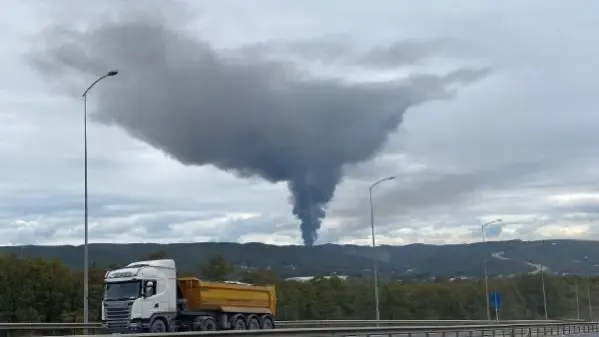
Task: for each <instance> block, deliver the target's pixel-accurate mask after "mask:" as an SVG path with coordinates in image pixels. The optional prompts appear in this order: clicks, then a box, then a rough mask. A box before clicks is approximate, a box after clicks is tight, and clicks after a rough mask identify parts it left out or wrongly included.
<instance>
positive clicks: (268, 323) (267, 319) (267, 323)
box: [262, 315, 275, 329]
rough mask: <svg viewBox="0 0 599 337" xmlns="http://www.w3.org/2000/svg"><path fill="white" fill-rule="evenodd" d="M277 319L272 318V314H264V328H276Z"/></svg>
mask: <svg viewBox="0 0 599 337" xmlns="http://www.w3.org/2000/svg"><path fill="white" fill-rule="evenodd" d="M274 328H275V321H274V320H273V319H272V316H269V315H264V316H262V329H274Z"/></svg>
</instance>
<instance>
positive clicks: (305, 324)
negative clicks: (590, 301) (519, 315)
mask: <svg viewBox="0 0 599 337" xmlns="http://www.w3.org/2000/svg"><path fill="white" fill-rule="evenodd" d="M560 322H564V321H562V320H547V321H545V320H500V321H499V322H497V321H495V320H490V321H489V320H379V321H377V320H307V321H280V322H277V324H276V326H277V327H278V328H320V327H368V326H398V325H401V326H407V325H412V326H442V325H445V326H447V325H489V324H497V323H500V324H516V323H520V324H526V323H530V324H536V323H560Z"/></svg>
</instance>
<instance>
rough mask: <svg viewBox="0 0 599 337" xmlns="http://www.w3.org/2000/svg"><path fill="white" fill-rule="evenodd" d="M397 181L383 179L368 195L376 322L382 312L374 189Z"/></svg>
mask: <svg viewBox="0 0 599 337" xmlns="http://www.w3.org/2000/svg"><path fill="white" fill-rule="evenodd" d="M393 179H395V176H391V177H387V178H383V179H380V180H377V181H376V182H375V183H374V184H372V185H370V187H369V188H368V193H369V197H370V228H371V229H372V265H373V268H372V274H373V278H374V305H375V307H376V320H377V321H378V320H380V319H381V311H380V307H379V272H378V262H377V256H376V239H375V236H374V206H373V203H372V189H373V188H374V187H375V186H376V185H378V184H380V183H382V182H385V181H389V180H393Z"/></svg>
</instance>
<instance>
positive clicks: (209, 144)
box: [31, 20, 487, 245]
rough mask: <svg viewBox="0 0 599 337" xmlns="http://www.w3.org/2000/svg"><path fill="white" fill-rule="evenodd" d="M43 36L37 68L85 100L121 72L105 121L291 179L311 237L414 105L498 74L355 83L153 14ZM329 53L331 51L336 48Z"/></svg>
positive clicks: (184, 155) (102, 100)
mask: <svg viewBox="0 0 599 337" xmlns="http://www.w3.org/2000/svg"><path fill="white" fill-rule="evenodd" d="M42 37H43V40H42V41H38V45H37V47H39V48H36V49H35V51H34V52H33V53H32V55H31V56H32V58H31V59H32V60H33V61H34V62H33V64H34V65H35V67H36V68H37V69H38V70H40V71H41V72H42V73H43V74H44V75H46V78H47V79H51V80H57V81H58V83H59V84H60V85H62V86H63V87H64V88H66V89H67V92H68V93H69V94H73V95H76V96H79V95H81V93H82V89H84V88H85V87H86V85H87V84H89V82H90V81H92V80H93V79H95V78H96V77H97V76H99V75H102V74H104V73H106V71H108V70H110V69H113V68H117V69H119V70H120V74H119V75H118V77H116V78H114V79H111V80H110V82H109V83H108V82H105V83H102V85H99V86H97V87H96V88H94V91H93V95H95V99H94V102H97V106H96V107H95V108H94V109H93V110H94V111H95V114H96V115H95V116H94V118H95V119H96V120H97V121H99V122H101V123H105V124H108V125H118V126H119V127H121V128H123V129H124V130H126V131H127V132H128V133H129V134H130V135H131V136H133V137H135V138H137V139H140V140H142V141H144V142H146V143H148V144H151V145H152V146H154V147H155V148H158V149H160V150H162V151H164V152H165V153H167V154H169V155H170V156H172V157H173V158H175V159H176V160H178V161H179V162H181V163H183V164H186V165H214V166H216V167H218V168H220V169H223V170H227V171H232V172H235V173H237V174H239V175H240V176H244V177H248V176H259V177H262V178H263V179H266V180H268V181H270V182H280V181H285V182H287V184H288V187H289V191H290V193H291V202H292V204H293V214H294V215H295V216H296V217H297V218H298V219H299V221H300V222H301V232H302V237H303V240H304V243H305V244H306V245H312V244H313V243H314V241H315V240H316V239H317V233H318V229H319V228H320V226H321V221H322V220H323V218H324V217H325V210H326V205H327V203H328V202H329V201H330V200H331V198H332V197H333V195H334V192H335V188H336V186H337V185H338V184H339V183H340V181H341V179H342V176H343V168H344V166H345V165H348V164H354V163H359V162H363V161H366V160H368V159H370V158H372V157H373V156H374V155H375V154H376V153H377V151H378V150H380V149H381V147H382V146H383V145H384V144H385V141H386V139H387V137H388V135H389V134H390V133H391V132H393V131H394V130H396V129H397V127H398V125H399V124H400V123H401V122H402V117H403V114H404V112H405V111H406V110H407V109H408V108H410V107H413V106H415V105H417V104H421V103H424V102H426V101H429V100H433V99H443V98H448V97H450V96H451V94H452V92H451V90H449V89H448V88H449V87H450V86H451V87H454V88H455V85H456V84H460V83H462V84H463V83H468V82H471V81H474V80H477V79H480V78H482V77H484V76H485V75H486V74H487V70H471V69H463V68H460V69H458V70H456V71H453V72H450V73H448V74H445V75H442V76H437V75H426V74H416V75H411V76H409V77H407V78H403V79H398V80H393V81H387V82H384V83H383V82H380V81H379V82H372V81H370V82H362V83H359V82H355V81H354V82H348V81H342V80H337V79H332V78H330V77H329V78H325V77H322V76H321V77H319V76H317V75H315V74H314V73H308V72H306V71H301V68H300V67H299V66H298V65H297V64H295V65H294V64H293V63H291V62H285V61H283V60H274V59H273V58H272V57H270V58H268V57H265V56H264V57H263V56H261V53H256V52H255V49H254V51H253V52H247V51H249V50H251V49H252V48H248V47H247V46H246V47H241V48H240V49H238V50H237V51H235V50H227V51H226V53H225V52H223V51H218V50H216V49H214V48H213V47H211V46H210V45H209V44H208V43H207V42H205V41H203V40H202V39H200V38H199V37H197V36H192V35H189V34H185V33H183V32H181V31H177V30H175V29H172V28H169V27H168V25H167V24H164V23H163V22H152V21H149V20H145V21H143V22H142V21H127V22H112V23H108V24H103V25H101V26H98V27H95V28H92V29H89V30H87V31H75V30H70V29H67V28H64V27H62V28H60V29H53V30H48V31H46V32H44V33H43V34H42ZM398 46H399V45H398ZM404 46H405V48H403V50H402V48H387V49H384V50H387V51H388V52H389V53H397V56H396V59H397V60H399V61H398V62H397V64H396V65H395V66H396V67H397V66H400V65H401V64H402V62H403V63H405V62H408V63H414V62H415V61H416V60H415V59H414V58H415V55H422V57H425V56H426V54H427V52H425V49H426V50H428V48H427V47H426V46H427V45H426V44H422V45H418V44H417V43H414V42H411V43H410V44H405V45H404ZM254 48H255V47H254ZM311 48H312V49H311V53H312V54H313V53H315V51H316V50H317V49H315V48H314V46H312V47H311ZM409 48H418V50H416V51H414V50H410V49H409ZM433 49H434V48H433ZM433 49H430V50H433ZM265 50H266V49H265ZM323 50H324V52H323V58H324V57H327V56H328V57H329V58H330V57H335V55H336V54H335V53H330V52H329V53H328V54H327V52H326V51H327V50H326V48H323ZM384 50H382V49H381V50H378V51H377V52H376V53H366V54H364V55H362V56H360V57H355V58H353V60H354V61H355V62H362V63H361V64H356V66H359V67H361V69H364V68H365V67H366V68H368V67H370V68H379V69H380V65H377V62H378V61H377V59H379V58H381V59H383V61H381V62H384V64H385V66H387V67H389V66H390V64H391V61H390V60H392V59H393V55H391V54H387V55H381V53H382V51H384ZM246 52H247V53H246ZM401 53H405V55H408V56H405V55H404V56H403V57H402V56H401ZM402 60H403V61H402ZM332 61H334V60H332ZM369 62H370V64H369ZM73 89H76V90H73ZM193 188H201V186H196V187H193ZM256 197H258V198H259V196H256Z"/></svg>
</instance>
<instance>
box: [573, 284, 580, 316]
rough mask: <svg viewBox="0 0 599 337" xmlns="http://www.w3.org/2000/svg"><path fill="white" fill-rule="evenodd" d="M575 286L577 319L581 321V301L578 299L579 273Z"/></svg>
mask: <svg viewBox="0 0 599 337" xmlns="http://www.w3.org/2000/svg"><path fill="white" fill-rule="evenodd" d="M575 277H576V278H575V279H574V287H575V289H576V319H577V320H579V321H580V303H579V300H578V296H579V295H578V275H576V276H575Z"/></svg>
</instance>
